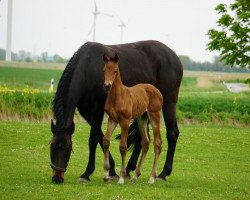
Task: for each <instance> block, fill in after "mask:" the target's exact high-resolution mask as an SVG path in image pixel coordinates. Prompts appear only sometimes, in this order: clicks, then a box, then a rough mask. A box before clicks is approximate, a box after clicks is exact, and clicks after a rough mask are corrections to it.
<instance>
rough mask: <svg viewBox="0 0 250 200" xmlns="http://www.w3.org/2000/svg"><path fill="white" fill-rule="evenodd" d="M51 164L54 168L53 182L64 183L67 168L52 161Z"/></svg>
mask: <svg viewBox="0 0 250 200" xmlns="http://www.w3.org/2000/svg"><path fill="white" fill-rule="evenodd" d="M50 166H51V168H52V169H53V176H52V182H53V183H63V181H64V178H63V176H64V172H66V168H61V167H57V166H55V165H54V164H53V163H51V164H50Z"/></svg>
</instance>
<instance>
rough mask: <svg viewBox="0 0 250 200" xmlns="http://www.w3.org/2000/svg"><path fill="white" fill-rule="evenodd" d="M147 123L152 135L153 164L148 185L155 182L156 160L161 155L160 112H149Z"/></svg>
mask: <svg viewBox="0 0 250 200" xmlns="http://www.w3.org/2000/svg"><path fill="white" fill-rule="evenodd" d="M148 115H149V121H150V124H151V126H152V129H153V133H154V153H155V156H154V164H153V169H152V172H151V176H150V179H149V181H148V182H149V183H150V184H152V183H154V182H155V178H156V176H157V166H158V159H159V156H160V153H161V145H162V140H161V135H160V117H161V114H160V112H149V113H148Z"/></svg>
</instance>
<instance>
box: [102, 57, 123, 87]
mask: <svg viewBox="0 0 250 200" xmlns="http://www.w3.org/2000/svg"><path fill="white" fill-rule="evenodd" d="M118 60H119V58H118V55H117V54H115V57H114V58H111V57H110V58H109V57H108V56H107V55H106V54H104V55H103V61H104V62H105V65H104V68H103V72H104V87H105V89H106V91H110V89H111V87H112V84H113V82H114V80H115V78H116V76H117V74H118V73H119V68H118Z"/></svg>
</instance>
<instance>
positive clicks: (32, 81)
mask: <svg viewBox="0 0 250 200" xmlns="http://www.w3.org/2000/svg"><path fill="white" fill-rule="evenodd" d="M62 72H63V71H62V70H49V69H35V68H16V67H0V85H6V86H7V87H9V88H18V89H20V88H24V87H30V88H36V89H41V90H48V89H49V87H50V80H51V78H54V79H55V87H57V84H58V81H59V79H60V77H61V75H62Z"/></svg>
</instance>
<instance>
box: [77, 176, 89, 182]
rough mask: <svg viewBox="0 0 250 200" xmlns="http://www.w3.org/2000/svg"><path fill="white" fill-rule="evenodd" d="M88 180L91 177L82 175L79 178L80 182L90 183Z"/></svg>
mask: <svg viewBox="0 0 250 200" xmlns="http://www.w3.org/2000/svg"><path fill="white" fill-rule="evenodd" d="M88 182H90V179H89V178H82V177H80V178H79V183H88Z"/></svg>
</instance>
